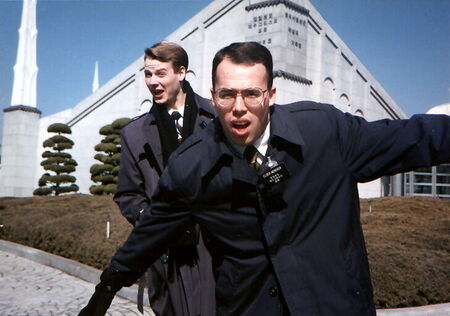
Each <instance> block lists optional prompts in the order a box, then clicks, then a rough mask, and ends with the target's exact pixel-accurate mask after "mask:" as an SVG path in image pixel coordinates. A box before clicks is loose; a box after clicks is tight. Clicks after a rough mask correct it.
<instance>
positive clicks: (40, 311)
mask: <svg viewBox="0 0 450 316" xmlns="http://www.w3.org/2000/svg"><path fill="white" fill-rule="evenodd" d="M0 262H1V264H0V315H2V316H22V315H23V316H25V315H27V316H47V315H58V316H59V315H67V316H73V315H77V314H78V312H79V311H80V309H81V308H82V307H83V306H84V305H85V304H86V303H87V302H88V300H89V298H90V296H91V294H92V293H93V292H94V284H92V283H89V282H87V281H84V280H81V279H79V278H77V277H74V276H71V275H69V274H66V273H64V272H62V271H60V270H57V269H55V268H51V267H48V266H45V265H43V264H40V263H36V262H34V261H31V260H28V259H25V258H22V257H19V256H16V255H14V254H11V253H8V252H4V251H0ZM148 310H149V308H147V312H146V313H145V315H150V314H149V313H148ZM107 315H112V316H116V315H117V316H119V315H142V314H141V313H139V311H138V310H137V308H136V304H135V303H133V302H130V301H128V300H126V299H122V298H119V297H117V296H116V298H115V299H114V301H113V303H112V304H111V307H110V309H109V311H108V314H107Z"/></svg>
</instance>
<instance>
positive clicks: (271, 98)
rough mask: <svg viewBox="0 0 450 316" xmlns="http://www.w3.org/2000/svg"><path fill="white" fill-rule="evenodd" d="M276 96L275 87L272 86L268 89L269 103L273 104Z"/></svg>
mask: <svg viewBox="0 0 450 316" xmlns="http://www.w3.org/2000/svg"><path fill="white" fill-rule="evenodd" d="M276 98H277V88H276V87H275V86H272V88H270V90H269V105H274V104H275V100H276Z"/></svg>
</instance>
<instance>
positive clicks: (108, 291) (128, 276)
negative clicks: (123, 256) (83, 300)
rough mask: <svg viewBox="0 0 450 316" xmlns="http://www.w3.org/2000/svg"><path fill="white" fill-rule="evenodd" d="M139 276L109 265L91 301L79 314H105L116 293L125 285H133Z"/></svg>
mask: <svg viewBox="0 0 450 316" xmlns="http://www.w3.org/2000/svg"><path fill="white" fill-rule="evenodd" d="M138 277H139V274H132V273H124V272H120V271H118V270H117V269H115V268H113V267H111V266H109V267H108V268H106V269H105V270H104V271H103V273H102V275H101V276H100V283H99V284H97V286H96V287H95V292H94V294H93V295H92V297H91V299H90V300H89V303H88V304H87V305H86V307H84V308H83V309H82V310H81V311H80V313H79V314H78V316H104V315H105V314H106V312H107V310H108V308H109V306H110V305H111V302H112V300H113V299H114V296H115V295H116V293H117V292H118V291H119V290H120V289H121V288H122V287H123V286H131V285H133V283H134V282H135V281H136V280H137V278H138Z"/></svg>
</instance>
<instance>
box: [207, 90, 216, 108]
mask: <svg viewBox="0 0 450 316" xmlns="http://www.w3.org/2000/svg"><path fill="white" fill-rule="evenodd" d="M209 91H210V92H211V102H212V104H213V105H214V106H216V103H215V102H214V90H213V88H211V89H209Z"/></svg>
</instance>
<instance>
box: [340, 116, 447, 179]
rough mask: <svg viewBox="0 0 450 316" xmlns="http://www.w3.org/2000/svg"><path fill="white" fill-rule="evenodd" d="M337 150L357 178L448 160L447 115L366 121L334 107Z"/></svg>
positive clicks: (377, 175)
mask: <svg viewBox="0 0 450 316" xmlns="http://www.w3.org/2000/svg"><path fill="white" fill-rule="evenodd" d="M335 115H336V116H335V117H336V122H337V137H338V144H339V147H340V148H339V150H340V152H341V156H342V159H343V160H344V163H345V164H346V166H347V168H348V169H349V171H350V172H351V174H352V175H353V177H354V178H355V179H356V180H357V181H358V182H367V181H371V180H374V179H377V178H379V177H381V176H384V175H393V174H396V173H400V172H407V171H411V170H414V169H417V168H419V167H426V166H432V165H437V164H441V163H446V162H450V116H448V115H414V116H413V117H411V118H410V119H406V120H388V119H385V120H379V121H373V122H367V121H366V120H364V119H363V118H361V117H357V116H352V115H350V114H348V113H345V114H343V113H342V112H340V111H338V110H335Z"/></svg>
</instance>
